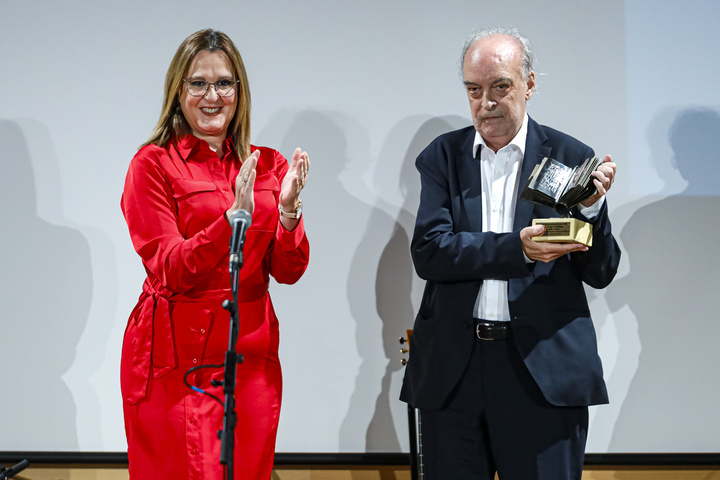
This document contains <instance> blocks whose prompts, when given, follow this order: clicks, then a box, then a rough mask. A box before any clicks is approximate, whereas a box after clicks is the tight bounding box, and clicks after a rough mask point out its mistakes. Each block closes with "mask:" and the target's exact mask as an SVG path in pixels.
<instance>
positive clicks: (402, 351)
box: [400, 348, 410, 353]
mask: <svg viewBox="0 0 720 480" xmlns="http://www.w3.org/2000/svg"><path fill="white" fill-rule="evenodd" d="M409 351H410V350H408V349H407V348H401V349H400V353H408V352H409Z"/></svg>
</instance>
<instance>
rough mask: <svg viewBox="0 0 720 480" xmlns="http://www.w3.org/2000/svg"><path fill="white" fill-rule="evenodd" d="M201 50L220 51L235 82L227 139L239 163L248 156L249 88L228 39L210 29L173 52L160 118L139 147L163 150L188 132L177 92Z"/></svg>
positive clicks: (243, 70) (232, 45)
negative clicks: (235, 104)
mask: <svg viewBox="0 0 720 480" xmlns="http://www.w3.org/2000/svg"><path fill="white" fill-rule="evenodd" d="M203 50H209V51H211V52H216V51H221V52H223V53H224V54H225V55H226V56H227V58H228V60H229V61H230V65H231V66H232V69H233V74H234V75H235V78H236V79H237V80H239V82H238V85H237V89H236V94H237V102H238V104H237V109H236V110H235V116H234V117H233V118H232V120H231V121H230V125H228V137H230V138H231V139H232V141H233V144H234V146H235V153H236V154H237V155H238V157H239V158H240V159H241V160H243V159H245V158H247V157H248V156H249V155H250V87H249V86H248V79H247V73H246V72H245V64H244V63H243V60H242V57H241V56H240V52H238V49H237V48H236V47H235V44H234V43H233V42H232V40H230V38H229V37H228V36H227V35H225V34H224V33H222V32H218V31H217V30H211V29H207V30H200V31H199V32H195V33H193V34H192V35H190V36H189V37H187V38H186V39H185V40H183V42H182V43H181V44H180V46H179V47H178V50H177V52H175V56H174V57H173V59H172V61H171V62H170V67H169V68H168V72H167V75H166V76H165V97H164V99H163V106H162V112H161V113H160V119H159V120H158V123H157V125H155V128H154V129H153V133H152V135H151V136H150V139H149V140H148V141H147V142H145V143H144V144H143V147H144V146H145V145H150V144H153V145H158V146H161V147H165V146H167V145H168V143H169V142H170V140H171V139H172V138H173V137H175V136H177V137H178V138H179V137H182V136H184V135H188V134H191V133H192V129H191V128H190V125H188V123H187V120H185V116H184V115H183V113H182V109H181V108H180V93H181V89H182V88H184V82H183V79H184V78H185V75H187V72H188V70H189V68H190V64H191V63H192V61H193V59H194V58H195V55H197V54H198V52H200V51H203Z"/></svg>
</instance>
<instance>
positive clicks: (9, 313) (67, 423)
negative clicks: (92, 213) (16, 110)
mask: <svg viewBox="0 0 720 480" xmlns="http://www.w3.org/2000/svg"><path fill="white" fill-rule="evenodd" d="M0 145H2V153H0V156H1V158H2V160H1V163H2V167H3V174H2V176H0V221H1V223H2V225H3V234H2V235H1V236H0V252H2V269H0V315H1V317H0V323H1V326H0V329H2V348H1V349H0V365H2V366H3V367H2V368H0V385H2V386H3V388H4V389H8V390H6V391H3V400H2V402H1V403H0V425H2V439H1V440H0V442H4V446H0V449H2V448H5V449H10V450H55V451H62V450H66V451H72V450H77V448H78V435H77V428H76V409H75V403H74V401H73V396H72V394H71V392H70V390H69V389H68V387H67V386H66V384H65V382H64V381H63V379H62V375H64V374H65V373H66V372H67V371H68V370H69V369H70V367H71V366H72V364H73V362H74V360H75V355H76V349H77V345H78V342H79V339H80V336H81V334H82V332H83V330H84V329H85V326H86V324H87V320H88V313H89V310H90V302H91V298H92V293H93V279H92V270H91V264H90V248H89V245H88V241H87V239H86V238H85V237H84V236H83V235H82V234H81V233H80V232H78V231H77V230H74V229H71V228H67V227H63V226H58V225H53V224H51V223H48V222H46V221H45V220H43V219H41V218H39V217H38V214H37V197H38V195H37V191H36V186H35V185H36V182H35V178H34V173H33V167H32V163H33V162H32V161H31V157H30V153H29V149H28V144H27V141H26V138H25V135H24V134H23V130H22V128H21V127H20V126H19V125H18V124H17V123H15V122H13V121H10V120H0ZM56 181H57V180H56ZM56 201H58V202H59V201H60V199H59V198H58V199H56ZM9 366H12V367H10V368H9Z"/></svg>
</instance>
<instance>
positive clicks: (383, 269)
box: [345, 116, 467, 452]
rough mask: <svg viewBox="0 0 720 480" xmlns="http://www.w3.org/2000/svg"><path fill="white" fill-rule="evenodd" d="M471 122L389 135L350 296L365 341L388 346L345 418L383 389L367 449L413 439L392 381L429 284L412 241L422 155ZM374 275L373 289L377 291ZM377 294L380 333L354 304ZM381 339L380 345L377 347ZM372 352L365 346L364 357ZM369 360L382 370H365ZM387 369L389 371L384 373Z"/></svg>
mask: <svg viewBox="0 0 720 480" xmlns="http://www.w3.org/2000/svg"><path fill="white" fill-rule="evenodd" d="M466 125H467V120H465V119H463V118H461V117H445V118H432V117H427V116H418V117H409V118H406V119H404V120H402V121H401V122H400V123H398V124H397V125H396V126H395V127H394V128H393V129H392V131H391V132H390V134H389V135H388V140H387V141H386V142H385V145H384V146H383V148H382V150H381V152H380V157H379V159H378V161H377V163H376V166H375V175H374V190H375V198H376V201H375V205H374V207H373V208H372V212H371V214H370V217H369V219H368V222H367V227H366V229H365V233H364V235H363V237H362V240H361V241H360V243H359V245H358V248H357V250H356V251H355V254H354V256H353V261H352V265H351V269H350V274H349V277H348V285H347V292H348V300H349V302H350V306H351V310H352V311H353V318H354V320H355V321H356V323H357V324H356V339H357V341H358V343H360V342H367V343H368V344H370V345H373V344H374V345H377V347H381V349H380V348H373V349H372V350H373V351H378V350H380V351H381V352H382V355H383V358H381V359H378V358H366V357H363V360H362V365H361V368H360V371H359V372H358V375H357V377H356V381H355V391H354V393H353V397H352V399H353V400H351V408H350V409H349V410H348V414H347V416H346V418H345V423H351V422H354V421H359V420H360V419H355V418H353V416H354V415H355V412H356V411H358V410H360V409H359V408H358V409H353V408H352V406H353V404H354V403H359V402H360V398H361V397H362V398H363V401H367V399H366V398H365V397H364V395H363V394H364V392H368V391H369V392H377V391H378V387H380V392H379V394H377V396H376V397H375V401H374V411H372V416H371V418H370V419H369V423H367V422H368V420H367V419H362V421H363V423H364V424H366V425H367V427H366V434H365V451H368V452H398V451H401V450H402V449H401V444H405V443H406V440H405V439H403V441H401V440H400V438H399V435H400V434H402V435H403V436H407V428H406V427H405V428H402V429H397V428H396V425H397V424H398V423H400V424H401V425H403V426H404V425H406V422H407V420H406V417H405V415H404V412H405V406H404V404H401V403H400V401H399V400H398V394H399V384H397V385H395V387H397V388H395V389H393V388H392V387H393V384H392V380H393V375H394V374H395V373H396V372H398V371H399V370H401V369H402V364H401V362H400V359H401V355H400V344H399V343H398V338H399V337H400V336H401V335H403V334H404V332H405V329H406V328H412V325H413V320H414V318H415V313H416V312H415V310H416V308H415V307H414V305H413V303H414V302H413V300H414V299H415V298H416V299H417V301H418V302H419V294H420V293H421V290H422V282H421V281H420V279H419V278H418V277H417V276H416V275H415V273H414V272H415V271H414V267H413V265H412V259H411V257H410V239H411V238H412V232H413V228H414V224H415V215H416V211H417V205H418V203H419V200H420V178H419V175H418V174H417V171H416V170H415V166H414V165H415V158H416V157H417V155H418V154H419V153H420V152H421V151H422V150H423V149H424V148H425V147H426V146H427V145H428V144H429V143H430V142H431V141H432V140H433V139H434V138H435V137H437V136H438V135H440V134H442V133H445V132H448V131H451V130H454V129H457V128H460V127H464V126H466ZM408 139H409V142H408ZM398 192H399V194H400V195H399V196H398ZM395 197H399V198H395ZM396 199H397V200H400V207H399V208H398V207H397V206H396V205H395V203H394V202H393V201H394V200H396ZM372 270H374V271H372ZM372 276H374V286H375V288H374V291H372V290H370V289H371V288H372V283H373V279H372ZM360 282H365V283H364V284H361V283H360ZM413 291H415V292H416V295H413ZM373 297H374V299H375V307H376V312H366V313H371V314H372V315H373V316H374V315H377V317H379V319H380V321H381V329H380V331H379V332H378V329H377V328H376V327H375V324H376V322H377V320H376V318H377V317H375V319H373V320H374V321H367V320H368V319H366V318H363V315H362V314H361V313H360V312H359V309H357V308H353V306H360V305H363V304H365V305H367V303H368V300H369V299H370V298H373ZM378 334H380V335H379V336H378ZM380 342H381V345H378V344H379V343H380ZM367 350H368V349H367V348H365V349H363V348H362V347H361V346H360V345H358V351H359V352H360V353H361V355H363V352H365V351H367ZM363 365H372V366H374V367H375V368H363ZM381 369H382V370H381ZM381 371H384V373H383V375H382V377H381V378H379V377H378V374H379V373H381ZM393 411H395V412H403V413H402V414H401V415H400V418H397V417H394V416H393ZM394 418H396V419H395V420H394Z"/></svg>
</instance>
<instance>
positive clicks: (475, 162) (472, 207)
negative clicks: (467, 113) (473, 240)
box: [457, 128, 483, 232]
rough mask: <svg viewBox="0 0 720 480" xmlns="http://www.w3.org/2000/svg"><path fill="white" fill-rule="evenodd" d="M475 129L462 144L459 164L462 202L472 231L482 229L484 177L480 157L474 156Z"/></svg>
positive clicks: (458, 179)
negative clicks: (482, 176)
mask: <svg viewBox="0 0 720 480" xmlns="http://www.w3.org/2000/svg"><path fill="white" fill-rule="evenodd" d="M474 140H475V129H474V128H472V129H470V131H469V135H468V136H467V138H466V140H465V142H463V145H462V146H461V150H460V155H459V156H458V158H460V161H459V162H458V164H457V173H458V178H457V181H458V185H459V186H460V194H461V195H462V200H463V201H462V203H463V205H464V207H465V212H467V221H468V223H469V224H470V229H471V230H472V231H476V232H480V231H482V211H483V209H482V178H481V169H480V159H479V158H473V155H472V153H473V142H474Z"/></svg>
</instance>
